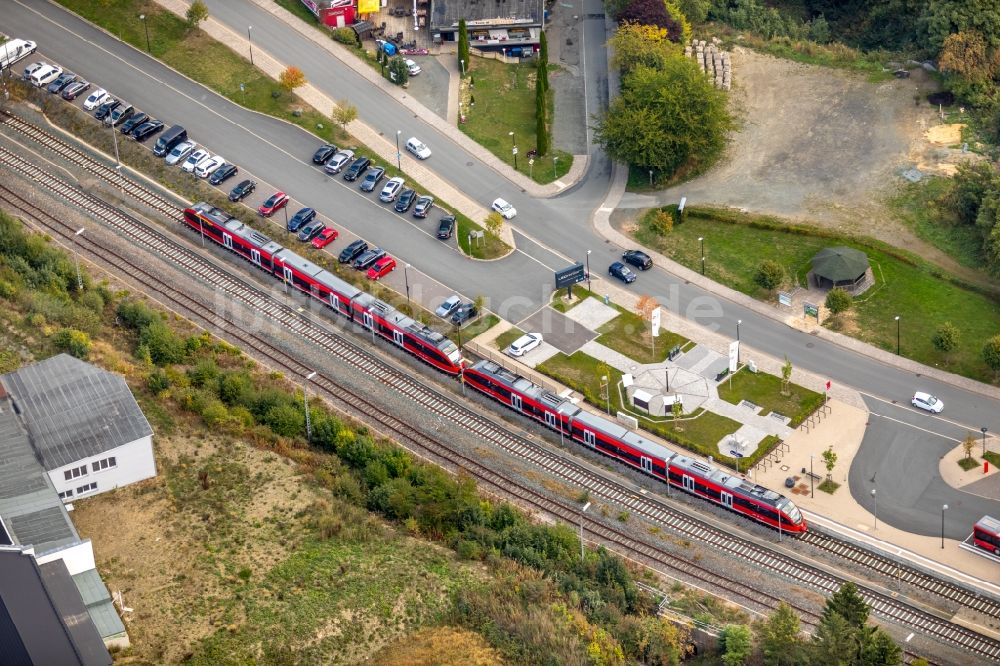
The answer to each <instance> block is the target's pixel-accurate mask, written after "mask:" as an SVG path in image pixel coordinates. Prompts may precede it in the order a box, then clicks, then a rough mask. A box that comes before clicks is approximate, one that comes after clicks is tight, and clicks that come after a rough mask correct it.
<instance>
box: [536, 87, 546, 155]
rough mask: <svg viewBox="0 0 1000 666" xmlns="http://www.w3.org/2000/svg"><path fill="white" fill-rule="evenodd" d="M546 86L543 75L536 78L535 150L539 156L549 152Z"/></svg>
mask: <svg viewBox="0 0 1000 666" xmlns="http://www.w3.org/2000/svg"><path fill="white" fill-rule="evenodd" d="M546 102H547V97H546V95H545V85H544V84H543V83H542V77H541V74H539V75H538V76H536V77H535V150H536V151H538V154H539V155H546V154H548V152H549V129H548V124H547V123H546V121H547V120H548V118H547V116H548V113H549V107H548V104H547V103H546Z"/></svg>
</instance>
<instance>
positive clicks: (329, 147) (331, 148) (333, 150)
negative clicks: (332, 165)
mask: <svg viewBox="0 0 1000 666" xmlns="http://www.w3.org/2000/svg"><path fill="white" fill-rule="evenodd" d="M336 154H337V146H335V145H333V144H332V143H325V144H323V145H322V146H320V147H319V148H317V149H316V152H315V153H313V164H326V161H327V160H328V159H330V158H331V157H333V156H334V155H336Z"/></svg>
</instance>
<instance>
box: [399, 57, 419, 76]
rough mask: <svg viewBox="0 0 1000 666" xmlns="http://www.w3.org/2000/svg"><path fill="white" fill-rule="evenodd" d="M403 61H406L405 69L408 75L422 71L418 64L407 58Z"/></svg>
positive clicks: (414, 74)
mask: <svg viewBox="0 0 1000 666" xmlns="http://www.w3.org/2000/svg"><path fill="white" fill-rule="evenodd" d="M403 62H404V63H406V71H407V72H409V73H410V76H416V75H417V74H419V73H420V72H422V71H423V70H422V69H420V65H418V64H417V63H415V62H413V61H412V60H410V59H409V58H407V59H406V60H404V61H403Z"/></svg>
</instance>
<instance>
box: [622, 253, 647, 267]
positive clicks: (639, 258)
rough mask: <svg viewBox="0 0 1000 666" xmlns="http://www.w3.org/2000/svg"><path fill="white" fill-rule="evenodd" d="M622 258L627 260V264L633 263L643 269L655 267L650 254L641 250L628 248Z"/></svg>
mask: <svg viewBox="0 0 1000 666" xmlns="http://www.w3.org/2000/svg"><path fill="white" fill-rule="evenodd" d="M622 259H624V260H625V263H626V264H632V265H633V266H635V267H636V268H638V269H639V270H641V271H648V270H649V269H650V268H652V267H653V260H652V259H650V258H649V255H648V254H646V253H645V252H640V251H639V250H626V251H625V252H624V253H623V254H622Z"/></svg>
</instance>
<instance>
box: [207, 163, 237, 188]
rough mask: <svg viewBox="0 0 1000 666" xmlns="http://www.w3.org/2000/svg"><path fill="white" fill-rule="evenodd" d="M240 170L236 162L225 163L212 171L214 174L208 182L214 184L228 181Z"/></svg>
mask: <svg viewBox="0 0 1000 666" xmlns="http://www.w3.org/2000/svg"><path fill="white" fill-rule="evenodd" d="M239 172H240V170H239V169H237V168H236V165H235V164H223V165H222V166H221V167H219V168H218V169H216V170H215V171H213V172H212V176H211V177H210V178H209V179H208V182H209V183H211V184H212V185H218V184H220V183H224V182H226V181H227V180H229V179H230V178H232V177H233V176H235V175H236V174H238V173H239Z"/></svg>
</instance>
